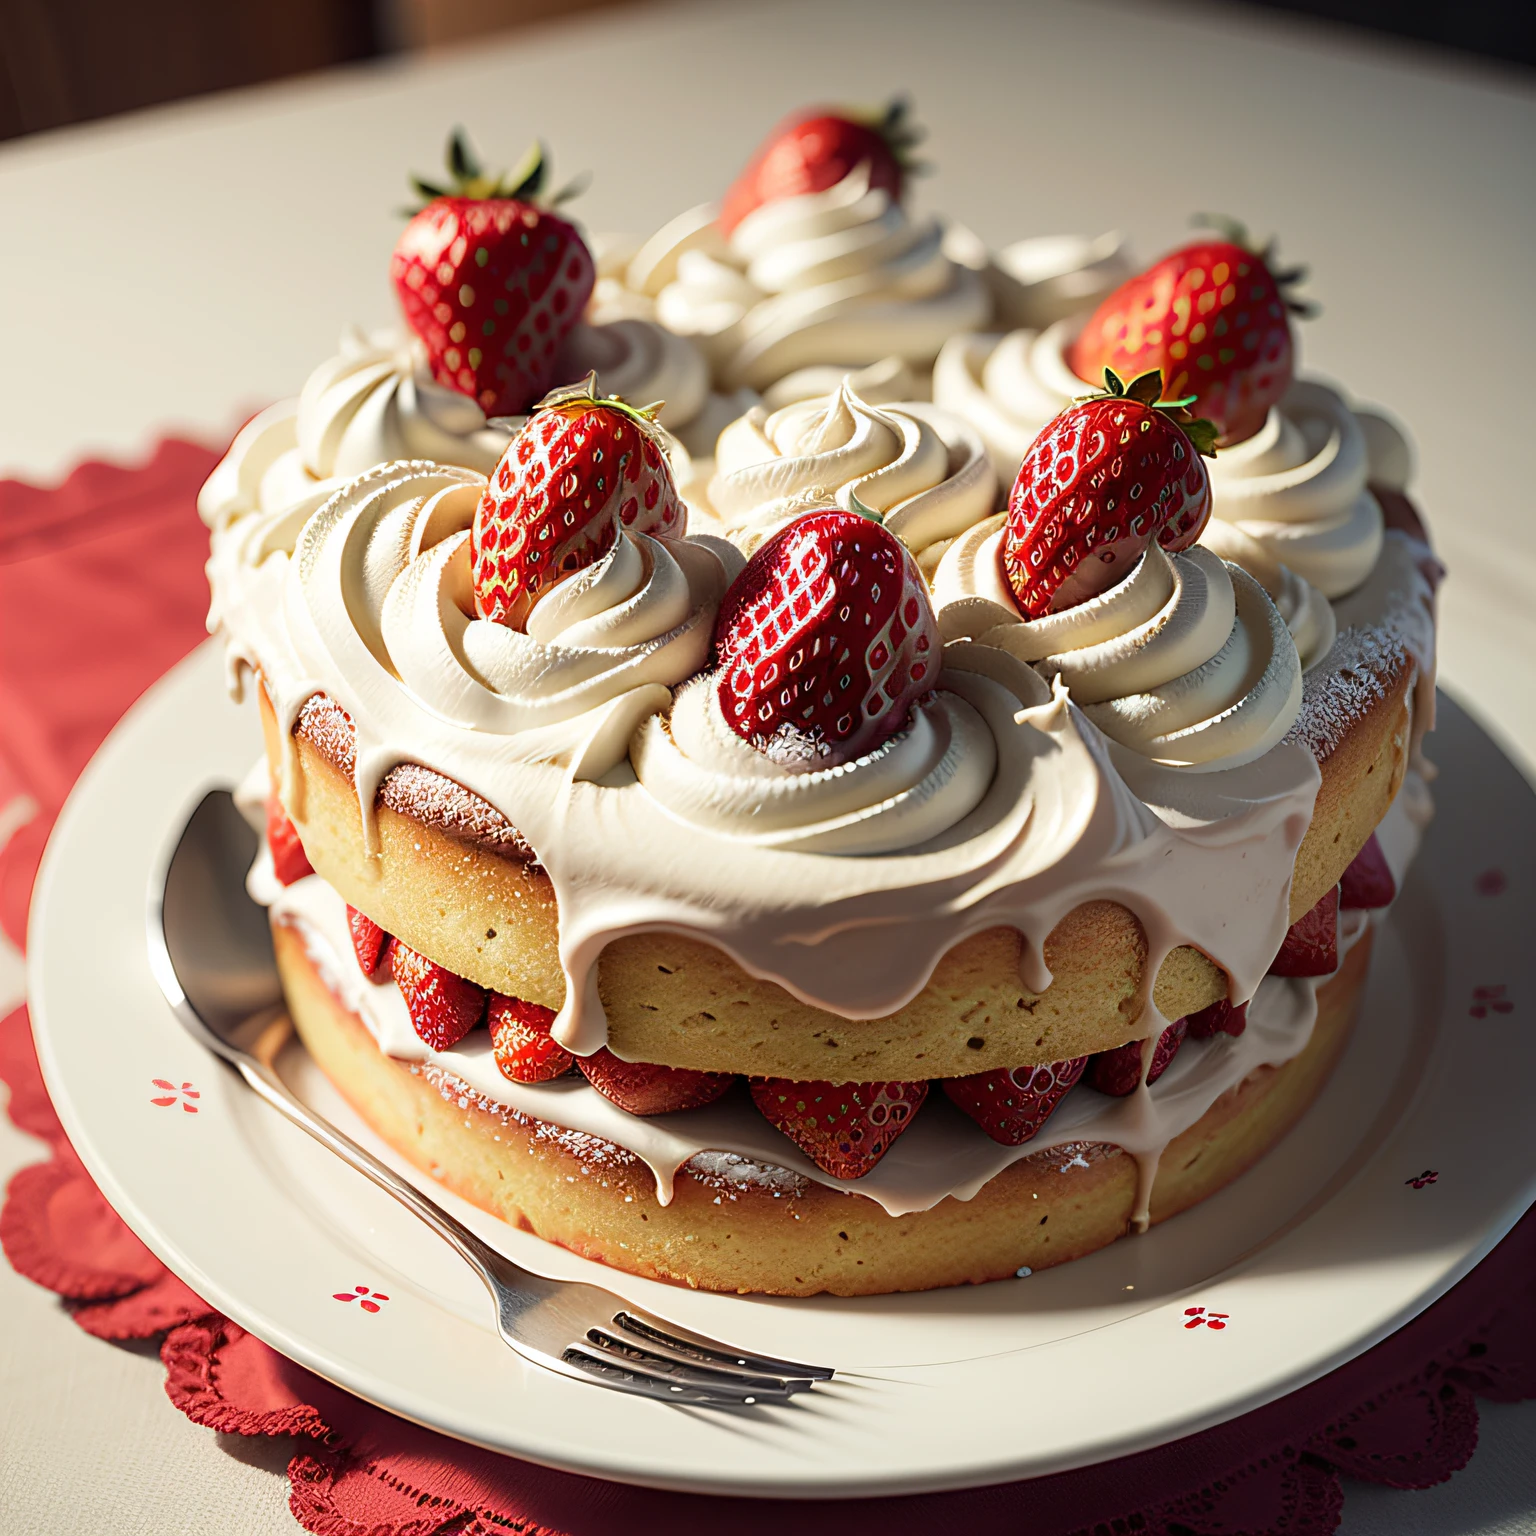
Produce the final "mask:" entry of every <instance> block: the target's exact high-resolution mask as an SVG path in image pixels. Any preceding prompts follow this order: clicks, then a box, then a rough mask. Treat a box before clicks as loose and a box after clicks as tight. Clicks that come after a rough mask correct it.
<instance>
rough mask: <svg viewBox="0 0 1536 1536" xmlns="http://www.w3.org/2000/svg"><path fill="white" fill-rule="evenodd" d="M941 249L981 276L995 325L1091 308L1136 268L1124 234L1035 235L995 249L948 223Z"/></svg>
mask: <svg viewBox="0 0 1536 1536" xmlns="http://www.w3.org/2000/svg"><path fill="white" fill-rule="evenodd" d="M944 251H945V254H946V255H948V256H949V257H950V258H951V259H952V260H954V261H957V262H959V263H960V264H961V265H962V266H966V267H970V268H971V269H972V270H973V271H976V272H979V273H980V274H981V276H982V278H983V280H984V281H985V282H986V285H987V290H988V292H989V293H990V294H991V295H992V308H993V319H994V320H995V321H997V322H998V324H1000V325H1005V326H1010V327H1012V326H1019V327H1022V328H1023V329H1025V330H1031V331H1040V330H1044V329H1045V328H1046V326H1048V325H1054V324H1055V322H1056V321H1058V320H1063V319H1065V318H1066V317H1067V316H1069V315H1075V314H1079V313H1080V312H1082V311H1083V310H1086V309H1091V308H1092V307H1093V306H1094V305H1096V304H1097V303H1098V302H1099V300H1100V299H1103V298H1106V297H1107V296H1108V295H1109V294H1110V293H1112V292H1113V291H1114V290H1115V289H1116V288H1118V287H1119V286H1120V284H1121V283H1123V282H1124V281H1125V280H1126V279H1127V278H1128V277H1130V276H1132V275H1133V274H1134V272H1135V268H1134V267H1133V266H1132V265H1131V262H1130V259H1129V257H1128V255H1127V253H1126V245H1125V240H1124V238H1123V237H1122V236H1121V235H1120V234H1118V233H1116V232H1114V231H1111V232H1110V233H1109V234H1105V235H1100V236H1098V237H1097V238H1096V239H1092V240H1090V239H1088V238H1086V237H1085V236H1083V235H1037V236H1035V237H1033V238H1031V239H1028V240H1016V241H1014V243H1013V244H1012V245H1005V246H1004V247H1003V248H1002V250H1000V251H997V252H996V253H994V252H992V251H990V250H988V249H987V246H986V244H985V243H984V242H983V241H982V240H981V238H980V237H979V236H978V235H975V234H973V233H972V232H971V231H970V230H969V229H967V228H965V226H964V225H962V224H951V225H950V226H949V228H948V229H946V230H945V231H944Z"/></svg>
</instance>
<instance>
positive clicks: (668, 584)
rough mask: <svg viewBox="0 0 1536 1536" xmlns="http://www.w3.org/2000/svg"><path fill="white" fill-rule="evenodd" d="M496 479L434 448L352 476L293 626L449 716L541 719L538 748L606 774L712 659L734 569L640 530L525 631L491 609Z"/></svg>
mask: <svg viewBox="0 0 1536 1536" xmlns="http://www.w3.org/2000/svg"><path fill="white" fill-rule="evenodd" d="M484 488H485V480H484V477H483V476H480V475H477V474H475V473H473V472H472V471H469V470H465V469H458V468H453V467H448V466H439V465H433V464H427V463H393V464H385V465H381V466H379V467H377V468H376V469H374V470H371V471H370V472H369V473H368V474H365V475H362V476H359V477H358V478H357V479H355V480H353V481H351V482H350V483H349V484H348V485H346V486H345V487H344V488H343V489H342V490H341V491H339V492H337V493H336V494H335V495H334V496H332V497H331V498H330V500H328V501H327V502H326V503H325V505H324V506H323V507H321V508H320V510H319V511H318V512H316V513H315V514H314V515H313V516H312V517H311V518H310V519H309V520H308V522H306V523H305V525H304V528H303V531H302V532H301V534H300V535H299V539H298V543H297V546H296V547H295V549H294V553H293V559H292V561H291V563H290V564H289V567H288V575H287V583H286V592H285V597H284V603H285V610H286V613H287V622H288V629H289V632H290V634H291V635H293V636H294V638H295V642H296V648H297V650H298V652H299V654H300V656H301V657H302V658H304V660H305V662H306V663H311V662H312V664H313V665H314V667H315V669H316V670H317V671H321V670H324V671H329V670H332V669H338V668H339V670H340V672H341V674H342V676H343V677H344V678H349V676H350V674H351V673H353V672H354V671H357V670H361V671H362V672H366V673H369V674H370V675H372V672H373V669H372V667H370V666H369V662H370V661H371V662H372V663H374V664H376V666H377V667H378V668H381V669H383V671H385V672H386V673H388V674H390V675H392V676H393V677H394V678H395V679H396V680H397V686H403V687H404V688H406V689H407V690H409V692H410V693H411V695H412V696H413V697H414V698H416V699H418V700H419V701H421V703H423V704H425V705H426V706H427V707H428V708H429V709H430V710H431V711H432V712H433V713H434V715H436V716H437V717H438V718H440V719H442V720H444V721H446V722H448V723H450V724H452V725H455V726H459V727H461V728H463V729H467V730H473V731H476V732H482V733H489V734H491V735H514V734H516V735H525V734H527V733H536V734H537V735H538V740H537V741H536V742H530V743H529V745H530V747H532V749H533V750H537V751H539V752H540V753H546V752H547V753H548V754H550V755H552V756H557V757H560V758H561V759H562V760H564V761H565V762H566V763H567V764H568V766H569V767H570V769H571V771H572V773H573V774H574V775H575V776H577V777H583V778H598V777H601V776H602V775H603V774H605V773H607V772H609V771H610V770H611V769H612V768H614V767H615V766H616V765H617V764H618V763H620V762H622V761H623V758H624V755H625V750H626V747H627V745H628V741H629V737H630V735H631V734H632V733H633V731H634V729H635V727H636V726H637V725H638V724H639V722H640V720H641V719H643V718H644V716H645V715H646V714H648V713H650V712H651V711H653V710H656V709H661V708H665V707H666V705H667V703H668V702H669V700H670V694H669V692H668V689H669V688H670V687H671V686H673V685H675V684H677V683H679V682H681V681H682V680H683V679H684V678H686V677H689V676H691V675H692V674H693V673H694V672H696V671H697V670H698V669H699V668H700V667H701V666H702V665H703V664H704V661H705V660H706V658H707V656H708V653H709V645H710V636H711V632H712V629H713V624H714V616H715V612H716V610H717V609H718V607H719V602H720V598H721V596H722V595H723V593H724V590H725V585H726V573H725V569H724V567H723V566H722V564H721V562H720V559H719V557H718V556H717V555H716V554H715V553H714V552H713V551H712V550H710V549H709V548H707V547H706V546H704V545H702V544H697V543H691V542H690V541H688V540H685V539H663V538H653V537H651V536H649V535H646V534H640V533H633V532H630V531H628V530H625V531H623V532H621V533H620V535H619V538H618V541H617V542H616V543H615V545H614V547H613V548H612V549H611V550H610V551H609V552H608V553H607V555H605V556H604V558H603V559H601V560H599V561H598V562H597V563H595V564H594V565H592V566H589V567H587V568H586V569H584V570H581V571H577V572H575V573H573V574H572V575H571V576H568V577H567V578H566V579H565V580H564V581H562V582H560V583H559V585H557V586H556V587H554V588H553V589H552V590H551V591H550V592H549V593H548V595H547V596H545V597H544V598H543V599H542V600H541V601H540V603H539V604H538V605H537V607H535V609H534V610H533V613H532V615H531V616H530V619H529V623H528V632H527V633H526V634H525V633H520V632H518V631H515V630H512V629H510V628H508V627H507V626H505V625H502V624H497V623H493V622H491V621H489V620H486V619H481V618H477V617H476V616H475V611H474V592H473V584H472V578H471V570H470V553H469V541H470V526H471V524H472V522H473V520H474V514H475V507H476V505H477V503H478V502H479V499H480V495H481V492H482V491H483V490H484ZM572 725H574V727H575V728H574V729H556V730H550V729H547V728H553V727H567V726H572Z"/></svg>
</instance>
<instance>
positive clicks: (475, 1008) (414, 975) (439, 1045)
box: [389, 939, 485, 1051]
mask: <svg viewBox="0 0 1536 1536" xmlns="http://www.w3.org/2000/svg"><path fill="white" fill-rule="evenodd" d="M389 963H390V968H391V971H392V972H393V974H394V978H395V985H396V986H397V987H399V988H400V995H401V996H402V997H403V998H404V999H405V1006H406V1007H407V1008H408V1009H409V1010H410V1014H411V1024H412V1026H413V1027H414V1028H415V1030H416V1033H417V1034H418V1035H420V1036H421V1038H422V1040H424V1041H425V1042H426V1044H428V1045H430V1046H431V1047H432V1049H433V1050H434V1051H446V1050H447V1049H448V1048H449V1046H452V1045H457V1044H458V1043H459V1041H460V1040H462V1039H463V1038H464V1036H465V1035H467V1034H468V1033H469V1032H470V1030H472V1029H473V1028H474V1027H475V1025H476V1024H478V1023H479V1022H480V1020H481V1019H482V1018H483V1017H484V1016H485V989H484V988H483V987H477V986H476V985H475V984H474V982H472V981H466V980H465V979H464V978H463V977H462V976H455V975H454V973H453V972H452V971H449V970H445V969H444V968H443V967H442V966H440V965H439V964H438V963H437V962H436V961H435V960H428V959H427V957H426V956H425V955H423V954H418V953H417V952H416V951H415V950H414V949H411V948H410V947H409V946H407V945H405V944H402V943H401V942H400V940H399V939H391V940H390V941H389Z"/></svg>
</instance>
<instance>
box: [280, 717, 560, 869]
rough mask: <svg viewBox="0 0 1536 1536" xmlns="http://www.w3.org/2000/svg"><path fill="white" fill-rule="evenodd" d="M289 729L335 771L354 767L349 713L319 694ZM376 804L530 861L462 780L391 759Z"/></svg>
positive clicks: (505, 824)
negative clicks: (292, 729)
mask: <svg viewBox="0 0 1536 1536" xmlns="http://www.w3.org/2000/svg"><path fill="white" fill-rule="evenodd" d="M294 730H295V732H296V734H297V735H300V736H302V737H303V738H304V739H305V740H306V741H307V742H309V744H310V745H311V746H312V747H314V749H315V750H316V751H317V752H318V753H319V754H320V755H321V756H322V757H323V758H325V760H326V761H327V762H328V763H330V764H331V765H332V766H333V767H335V768H339V769H340V770H341V772H343V773H344V774H346V775H347V777H348V778H351V777H352V776H353V775H354V774H355V773H356V771H357V735H356V732H355V731H354V729H353V726H352V720H351V717H350V716H349V715H348V714H347V712H346V710H344V709H342V708H341V706H340V705H339V704H337V703H336V702H335V701H334V700H333V699H331V698H329V697H328V696H327V695H325V694H323V693H316V694H312V695H311V696H310V697H309V698H308V699H307V700H306V701H305V703H304V706H303V708H302V709H300V711H299V717H298V720H297V721H296V722H295V725H294ZM379 804H381V805H385V806H388V808H389V809H390V810H392V811H394V812H396V813H397V814H398V815H401V816H410V817H412V818H414V819H415V820H416V821H419V822H422V823H423V824H424V825H426V826H429V827H433V828H435V829H436V830H438V831H440V832H446V833H448V835H449V836H450V837H457V838H460V839H462V840H463V841H465V842H470V843H477V844H480V845H481V846H483V847H486V848H489V849H491V850H492V851H494V852H496V853H500V854H505V855H507V856H509V857H511V858H514V859H518V860H520V861H521V862H523V863H525V864H534V865H536V863H537V861H536V860H535V858H534V854H533V849H532V848H530V847H529V846H528V841H527V839H526V838H525V837H524V836H523V834H522V833H521V832H519V831H518V830H517V828H516V827H514V826H513V825H512V823H511V822H510V821H508V820H507V818H506V817H505V816H503V815H502V814H501V812H500V811H498V810H497V809H496V808H495V807H494V806H492V805H490V804H488V803H487V802H486V801H484V800H482V799H481V798H480V796H479V795H476V794H471V793H470V791H469V790H467V789H465V788H464V786H463V785H462V784H456V783H455V782H454V781H453V780H452V779H450V778H448V777H446V776H445V775H444V774H441V773H439V772H438V771H437V770H436V769H434V768H428V767H425V766H424V765H423V764H421V763H397V764H396V765H395V766H394V767H393V768H391V769H390V771H389V772H388V773H387V774H386V775H385V776H384V781H383V783H382V784H380V785H379Z"/></svg>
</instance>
